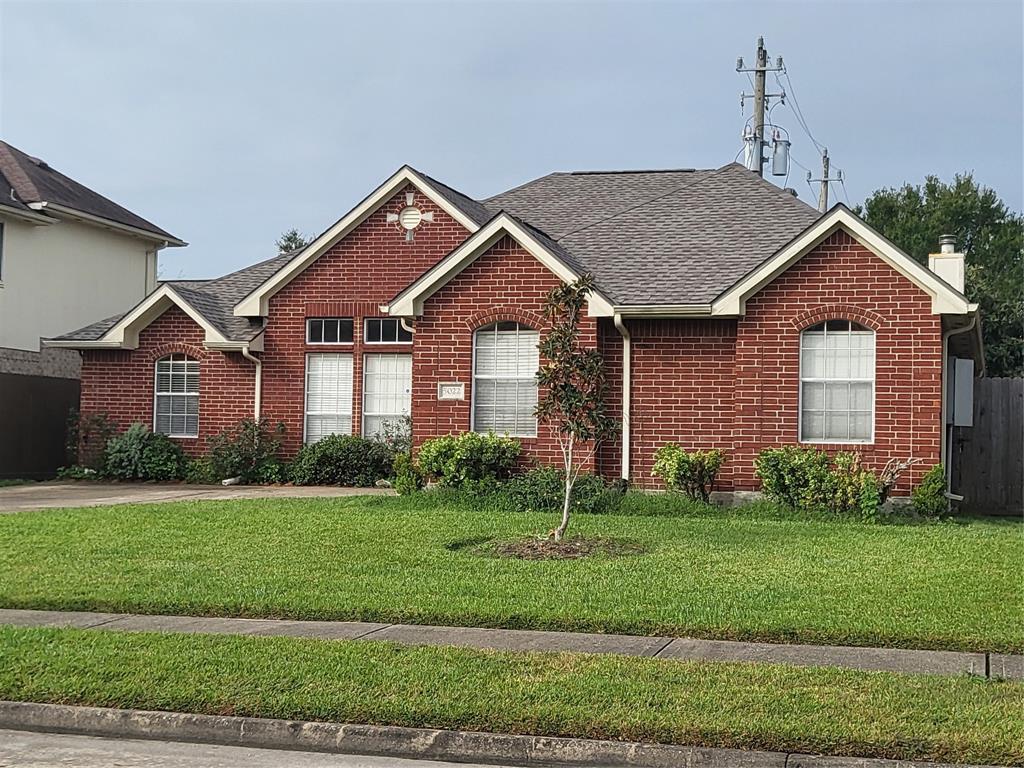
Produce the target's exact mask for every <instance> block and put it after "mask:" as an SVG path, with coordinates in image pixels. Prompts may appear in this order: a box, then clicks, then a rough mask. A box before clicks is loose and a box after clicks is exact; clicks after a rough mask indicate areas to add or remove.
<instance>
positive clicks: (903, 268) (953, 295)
mask: <svg viewBox="0 0 1024 768" xmlns="http://www.w3.org/2000/svg"><path fill="white" fill-rule="evenodd" d="M838 229H844V230H846V231H847V232H848V233H849V234H850V235H852V236H853V237H854V238H855V239H856V240H857V241H858V242H859V243H861V244H862V245H864V246H865V247H866V248H867V249H868V250H870V251H871V252H872V253H874V254H875V255H876V256H878V258H880V259H881V260H882V261H884V262H885V263H886V264H888V265H889V266H890V267H892V268H893V269H895V270H896V271H897V272H899V273H900V274H901V275H903V276H904V277H906V278H907V279H908V280H910V281H911V282H912V283H914V284H915V285H916V286H918V287H919V288H920V289H921V290H923V291H924V292H925V293H927V294H928V295H929V296H931V297H932V313H933V314H936V315H942V314H951V315H966V314H970V313H972V312H975V311H976V310H977V309H978V305H977V304H972V303H970V302H969V301H968V300H967V298H966V297H965V296H964V295H963V294H961V293H960V292H959V291H957V290H956V289H955V288H953V287H952V286H951V285H949V284H948V283H947V282H945V281H944V280H942V279H941V278H940V277H938V276H937V275H936V274H935V273H933V272H931V271H930V270H928V269H927V268H925V267H924V266H922V265H921V264H919V263H918V262H916V261H914V259H912V258H911V257H910V256H908V255H907V254H905V253H904V252H903V251H901V250H900V249H899V248H897V247H896V246H895V245H893V244H892V243H891V242H890V241H889V240H887V239H886V238H885V237H883V236H882V235H880V234H879V233H878V232H876V231H875V230H874V229H872V228H871V227H869V226H868V225H867V224H866V223H865V222H864V221H862V220H861V219H860V218H859V217H858V216H856V215H854V213H853V212H852V211H851V210H850V209H849V208H847V207H846V206H843V205H838V206H836V207H835V208H833V209H832V210H831V211H829V212H828V213H827V214H825V215H824V216H822V217H821V218H820V219H818V220H817V221H816V222H815V223H814V224H812V225H811V226H809V227H808V228H807V229H806V230H804V232H803V233H802V234H800V235H799V236H797V238H796V239H795V240H793V241H791V242H790V243H789V244H788V245H786V246H785V247H783V248H782V250H780V251H778V252H777V253H776V254H775V255H774V256H772V258H770V259H769V260H768V261H766V262H765V263H764V264H762V265H761V266H760V267H758V268H757V269H755V270H754V271H753V272H751V273H749V274H748V275H747V276H746V277H744V278H743V279H742V280H740V281H739V282H738V283H736V285H734V286H733V287H732V288H730V289H729V290H728V291H726V292H725V293H723V294H722V295H721V296H719V297H718V298H717V299H715V301H714V302H713V304H712V307H711V314H712V315H713V316H716V315H717V316H732V317H735V316H739V315H742V314H744V313H745V311H746V301H747V299H748V298H750V297H751V296H753V295H754V294H755V293H757V292H758V291H760V290H761V289H762V288H764V287H765V286H766V285H768V284H769V283H770V282H772V281H773V280H774V279H775V278H776V277H778V276H779V275H781V274H782V273H783V272H785V271H786V270H787V269H789V268H790V267H791V266H793V264H795V263H796V262H797V261H799V260H800V259H802V258H803V257H804V256H806V255H807V254H808V253H809V252H810V251H811V250H812V249H813V248H814V247H815V246H817V245H818V244H819V243H821V242H822V241H823V240H824V239H825V238H827V237H828V236H829V235H831V234H832V233H833V232H835V231H836V230H838Z"/></svg>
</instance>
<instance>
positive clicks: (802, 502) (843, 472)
mask: <svg viewBox="0 0 1024 768" xmlns="http://www.w3.org/2000/svg"><path fill="white" fill-rule="evenodd" d="M755 466H756V469H757V474H758V476H759V477H760V478H761V481H762V488H763V490H764V493H765V496H767V497H768V498H769V499H771V500H773V501H778V502H781V503H783V504H786V505H787V506H789V507H793V508H795V509H804V510H815V509H820V510H825V511H828V512H831V513H833V514H838V515H855V516H858V517H860V518H861V519H862V520H864V521H865V522H871V521H874V520H877V519H878V516H879V511H880V508H881V505H882V493H883V488H882V482H881V480H879V478H878V476H877V475H876V474H875V473H874V472H872V471H871V470H869V469H867V468H866V467H865V466H864V465H863V464H862V463H861V457H860V454H859V453H850V452H839V453H837V454H836V455H835V457H833V458H829V455H828V454H827V453H825V451H819V450H817V449H815V448H798V447H795V446H786V447H783V448H768V449H765V450H763V451H761V453H760V455H759V456H758V457H757V460H756V462H755Z"/></svg>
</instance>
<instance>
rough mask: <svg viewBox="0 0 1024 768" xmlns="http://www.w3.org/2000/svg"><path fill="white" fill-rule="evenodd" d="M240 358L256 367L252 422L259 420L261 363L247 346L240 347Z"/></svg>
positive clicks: (261, 379) (261, 385)
mask: <svg viewBox="0 0 1024 768" xmlns="http://www.w3.org/2000/svg"><path fill="white" fill-rule="evenodd" d="M242 357H244V358H245V359H246V360H251V361H252V362H253V364H254V365H255V366H256V382H255V385H254V389H253V398H252V400H253V421H256V422H259V420H260V392H261V391H262V389H263V361H262V360H260V359H259V358H258V357H256V356H255V355H254V354H253V353H252V352H250V351H249V344H248V343H245V344H243V345H242Z"/></svg>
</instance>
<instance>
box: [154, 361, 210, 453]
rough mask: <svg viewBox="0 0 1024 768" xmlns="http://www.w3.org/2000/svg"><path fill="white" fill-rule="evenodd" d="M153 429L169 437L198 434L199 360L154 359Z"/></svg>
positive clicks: (194, 435) (196, 435) (197, 435)
mask: <svg viewBox="0 0 1024 768" xmlns="http://www.w3.org/2000/svg"><path fill="white" fill-rule="evenodd" d="M153 431H154V432H157V433H159V434H162V435H169V436H171V437H199V361H198V360H195V359H193V358H191V357H188V356H187V355H168V356H167V357H162V358H160V359H159V360H157V361H156V378H155V381H154V386H153Z"/></svg>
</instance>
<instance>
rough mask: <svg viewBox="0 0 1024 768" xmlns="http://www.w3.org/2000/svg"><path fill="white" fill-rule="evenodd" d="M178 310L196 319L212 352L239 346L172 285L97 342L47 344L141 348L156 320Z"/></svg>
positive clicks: (53, 344)
mask: <svg viewBox="0 0 1024 768" xmlns="http://www.w3.org/2000/svg"><path fill="white" fill-rule="evenodd" d="M172 306H173V307H178V308H179V309H181V310H182V311H183V312H184V313H185V314H186V315H188V316H189V317H190V318H192V319H193V320H194V321H195V322H196V324H197V325H199V327H200V328H202V329H203V331H204V332H205V334H206V336H205V338H204V346H207V347H210V348H211V349H232V348H236V347H238V346H239V343H238V342H233V341H229V340H228V339H226V338H224V335H223V334H222V333H221V332H220V331H218V330H217V329H216V328H214V327H213V326H212V325H210V323H209V321H208V320H207V319H206V318H205V317H203V316H202V315H200V314H199V313H198V312H196V310H195V309H194V308H193V307H192V306H191V305H190V304H189V303H188V302H187V301H186V300H185V299H183V298H182V297H181V296H179V295H178V294H177V293H176V292H175V291H174V289H173V288H171V286H169V285H166V284H164V285H162V286H160V287H159V288H157V289H156V290H155V291H154V292H153V293H151V294H149V296H147V297H146V298H145V299H143V300H142V301H141V302H139V303H138V304H136V305H135V308H134V309H132V310H131V311H130V312H129V313H128V314H126V315H125V316H124V317H122V318H121V319H120V320H118V321H117V322H116V323H114V325H112V326H111V327H110V329H109V330H107V332H106V333H104V334H103V335H102V336H100V337H99V338H98V339H96V340H94V341H74V340H67V339H55V340H51V341H46V342H44V345H45V346H47V347H70V348H72V349H138V346H139V332H140V331H142V330H143V329H144V328H146V327H147V326H148V325H149V324H150V323H152V322H153V321H154V320H156V319H157V318H158V317H160V315H162V314H163V313H164V312H166V311H167V310H168V309H170V308H171V307H172Z"/></svg>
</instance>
